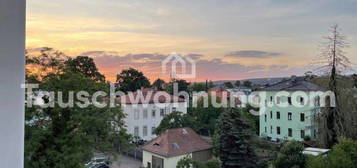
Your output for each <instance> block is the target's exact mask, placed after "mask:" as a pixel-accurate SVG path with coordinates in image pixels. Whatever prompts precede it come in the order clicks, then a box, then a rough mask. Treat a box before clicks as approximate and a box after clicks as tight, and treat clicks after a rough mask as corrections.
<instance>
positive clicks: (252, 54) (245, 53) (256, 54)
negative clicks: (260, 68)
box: [225, 50, 281, 58]
mask: <svg viewBox="0 0 357 168" xmlns="http://www.w3.org/2000/svg"><path fill="white" fill-rule="evenodd" d="M280 55H281V53H277V52H267V51H260V50H240V51H232V52H230V53H228V54H226V55H225V56H226V57H241V58H270V57H275V56H280Z"/></svg>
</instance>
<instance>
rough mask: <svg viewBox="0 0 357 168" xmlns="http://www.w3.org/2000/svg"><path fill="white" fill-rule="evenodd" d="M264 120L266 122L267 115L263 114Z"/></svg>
mask: <svg viewBox="0 0 357 168" xmlns="http://www.w3.org/2000/svg"><path fill="white" fill-rule="evenodd" d="M264 121H265V122H267V115H266V114H264Z"/></svg>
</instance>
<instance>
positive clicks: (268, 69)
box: [87, 52, 304, 81]
mask: <svg viewBox="0 0 357 168" xmlns="http://www.w3.org/2000/svg"><path fill="white" fill-rule="evenodd" d="M87 53H92V54H93V55H95V56H94V57H93V58H94V61H95V62H96V64H97V66H98V69H99V70H100V71H101V72H102V73H103V74H104V75H105V76H106V77H107V79H108V80H110V81H115V77H116V74H118V73H120V72H121V70H123V69H127V68H129V67H133V68H136V69H138V70H140V71H142V72H143V73H144V74H145V76H147V77H148V78H149V79H150V80H151V81H153V80H155V79H156V78H162V79H165V80H169V79H170V74H163V73H162V72H161V62H162V61H163V60H164V59H165V58H166V57H167V56H168V54H158V53H153V54H152V53H141V54H127V55H119V54H116V55H115V54H114V53H113V52H108V53H107V52H87ZM98 53H100V54H101V55H98ZM186 56H190V57H191V58H193V59H194V60H195V61H196V68H197V69H196V71H197V74H196V77H197V78H196V79H192V80H193V81H204V80H206V79H209V80H224V79H245V78H251V77H253V76H254V77H279V76H286V75H287V76H289V75H292V74H295V73H294V72H296V69H294V68H293V67H289V66H288V65H244V64H241V63H236V62H231V61H229V62H228V61H225V60H223V59H221V58H214V59H203V58H202V57H203V55H201V54H194V53H191V54H187V55H186ZM293 69H294V70H295V71H293ZM302 69H303V70H302ZM277 72H281V73H277ZM285 72H288V73H286V74H285ZM299 72H304V68H299ZM188 80H191V79H188Z"/></svg>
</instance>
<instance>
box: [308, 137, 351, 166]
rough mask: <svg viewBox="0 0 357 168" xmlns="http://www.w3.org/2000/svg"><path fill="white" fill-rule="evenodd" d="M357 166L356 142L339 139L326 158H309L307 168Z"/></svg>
mask: <svg viewBox="0 0 357 168" xmlns="http://www.w3.org/2000/svg"><path fill="white" fill-rule="evenodd" d="M356 165H357V141H353V140H351V139H340V140H339V142H338V144H336V145H335V146H334V147H333V148H332V150H331V152H330V153H329V154H328V156H327V157H323V156H309V157H308V159H307V161H306V167H307V168H354V167H356Z"/></svg>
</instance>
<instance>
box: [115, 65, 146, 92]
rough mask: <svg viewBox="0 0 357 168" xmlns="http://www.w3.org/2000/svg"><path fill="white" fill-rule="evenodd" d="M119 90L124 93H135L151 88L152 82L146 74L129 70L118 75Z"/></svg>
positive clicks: (132, 69)
mask: <svg viewBox="0 0 357 168" xmlns="http://www.w3.org/2000/svg"><path fill="white" fill-rule="evenodd" d="M116 82H117V83H118V86H119V90H121V91H123V92H129V91H131V92H134V91H137V90H138V89H140V88H142V87H144V88H145V87H149V86H150V82H149V80H148V78H146V77H145V76H144V74H143V73H142V72H140V71H138V70H136V69H134V68H129V69H125V70H123V71H122V72H121V73H120V74H118V75H117V80H116Z"/></svg>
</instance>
